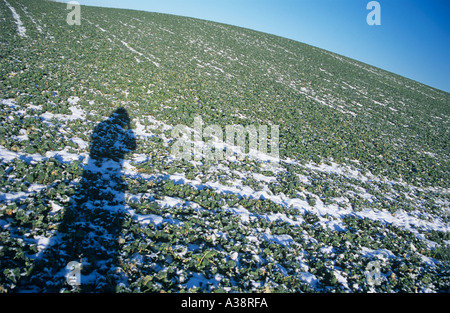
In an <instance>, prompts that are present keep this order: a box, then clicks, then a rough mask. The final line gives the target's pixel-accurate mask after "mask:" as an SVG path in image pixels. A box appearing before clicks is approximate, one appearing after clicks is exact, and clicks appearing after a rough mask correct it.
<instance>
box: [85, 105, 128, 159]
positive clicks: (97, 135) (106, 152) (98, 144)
mask: <svg viewBox="0 0 450 313" xmlns="http://www.w3.org/2000/svg"><path fill="white" fill-rule="evenodd" d="M134 149H136V138H135V137H134V134H133V132H132V130H131V129H130V117H129V115H128V112H127V110H125V109H124V108H118V109H117V110H116V111H114V112H113V113H112V114H111V116H110V117H109V118H108V119H107V120H105V121H103V122H101V123H99V124H98V125H97V126H96V127H95V129H94V132H93V133H92V138H91V149H90V157H91V158H93V159H97V160H99V159H104V158H108V159H112V160H114V161H121V160H122V159H123V157H124V155H125V154H126V153H129V152H132V151H133V150H134Z"/></svg>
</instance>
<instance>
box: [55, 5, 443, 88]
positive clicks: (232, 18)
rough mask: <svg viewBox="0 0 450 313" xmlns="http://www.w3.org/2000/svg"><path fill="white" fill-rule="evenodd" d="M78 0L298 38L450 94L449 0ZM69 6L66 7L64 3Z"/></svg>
mask: <svg viewBox="0 0 450 313" xmlns="http://www.w3.org/2000/svg"><path fill="white" fill-rule="evenodd" d="M369 1H370V0H126V1H124V0H78V2H79V3H80V4H82V5H83V4H84V5H95V6H104V7H115V8H128V9H137V10H144V11H150V12H160V13H169V14H175V15H182V16H190V17H196V18H201V19H206V20H211V21H217V22H221V23H226V24H231V25H237V26H242V27H246V28H251V29H255V30H259V31H263V32H266V33H270V34H275V35H279V36H282V37H286V38H290V39H294V40H297V41H300V42H304V43H307V44H310V45H313V46H316V47H319V48H323V49H326V50H329V51H333V52H336V53H339V54H341V55H344V56H348V57H350V58H353V59H356V60H359V61H362V62H365V63H368V64H371V65H374V66H377V67H380V68H382V69H385V70H388V71H391V72H394V73H396V74H399V75H402V76H405V77H408V78H411V79H413V80H416V81H419V82H421V83H424V84H427V85H429V86H432V87H435V88H438V89H441V90H445V91H447V92H450V1H449V0H378V2H379V3H380V5H381V25H380V26H369V25H367V23H366V17H367V15H368V14H369V12H370V10H367V9H366V6H367V3H368V2H369ZM64 2H67V1H64Z"/></svg>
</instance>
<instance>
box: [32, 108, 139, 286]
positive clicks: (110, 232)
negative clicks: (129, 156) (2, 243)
mask: <svg viewBox="0 0 450 313" xmlns="http://www.w3.org/2000/svg"><path fill="white" fill-rule="evenodd" d="M129 124H130V120H129V117H128V113H127V112H126V110H125V109H123V108H120V109H118V110H116V111H115V112H114V113H113V114H112V115H111V116H110V117H109V118H108V119H107V120H105V121H103V122H101V123H99V124H98V125H97V126H96V127H95V129H94V131H93V133H92V136H91V145H90V154H89V159H88V163H87V164H86V166H85V167H84V169H83V175H82V178H81V180H80V182H79V185H78V187H77V189H76V192H75V194H74V195H73V196H72V198H71V199H70V204H69V207H68V208H67V209H66V211H65V212H64V215H63V219H62V221H61V223H60V225H59V228H58V232H59V234H58V237H59V240H58V241H59V242H58V244H57V245H55V246H52V248H51V249H49V251H44V253H43V256H42V258H41V259H40V260H39V261H40V264H37V265H36V266H35V270H34V271H35V272H36V271H39V270H40V271H47V272H49V273H48V276H49V279H51V280H52V282H51V283H49V284H48V286H45V287H44V288H43V289H44V290H43V291H46V292H59V291H60V290H61V288H63V287H66V289H70V288H71V286H70V285H69V284H68V280H67V279H66V278H67V274H68V269H67V268H66V266H67V264H69V263H70V262H78V263H79V264H80V265H81V267H82V270H81V274H80V275H79V281H78V282H76V287H74V288H76V289H77V290H78V291H81V292H114V291H115V288H116V286H117V284H118V283H120V281H121V279H122V278H121V274H120V271H118V267H119V260H118V256H119V243H118V241H119V236H120V233H121V231H122V222H123V218H124V215H125V210H124V206H125V191H126V188H127V186H126V183H125V181H124V180H123V179H122V165H123V160H124V157H125V154H126V153H130V152H132V151H133V150H134V149H135V148H136V139H135V137H134V134H133V132H132V130H131V129H129ZM50 272H51V273H50ZM35 274H38V273H35ZM40 274H41V275H43V274H42V273H40ZM72 287H73V285H72Z"/></svg>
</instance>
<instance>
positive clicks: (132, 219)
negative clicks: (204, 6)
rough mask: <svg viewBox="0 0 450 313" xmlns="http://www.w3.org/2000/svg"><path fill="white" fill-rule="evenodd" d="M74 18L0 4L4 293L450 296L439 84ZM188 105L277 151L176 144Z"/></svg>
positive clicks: (330, 58)
mask: <svg viewBox="0 0 450 313" xmlns="http://www.w3.org/2000/svg"><path fill="white" fill-rule="evenodd" d="M69 12H70V10H67V6H66V4H63V3H57V2H50V1H43V0H42V1H31V0H0V292H136V293H143V292H188V291H190V292H230V293H231V292H285V293H287V292H289V293H298V292H320V293H328V292H348V293H360V292H425V293H430V292H433V293H434V292H449V291H450V283H449V280H450V277H449V276H450V271H449V263H448V262H449V250H450V246H449V245H450V238H449V224H448V223H449V203H450V193H449V192H450V189H449V142H450V140H449V139H450V136H449V115H450V105H449V104H450V94H449V93H446V92H444V91H440V90H437V89H434V88H431V87H428V86H425V85H423V84H420V83H418V82H415V81H412V80H409V79H406V78H403V77H401V76H398V75H395V74H393V73H389V72H386V71H384V70H382V69H379V68H375V67H372V66H369V65H367V64H363V63H360V62H358V61H355V60H352V59H349V58H346V57H343V56H340V55H337V54H334V53H332V52H329V51H325V50H321V49H319V48H316V47H312V46H309V45H306V44H303V43H300V42H295V41H292V40H288V39H285V38H281V37H276V36H273V35H268V34H264V33H260V32H256V31H253V30H249V29H243V28H239V27H235V26H230V25H224V24H219V23H214V22H210V21H204V20H198V19H193V18H187V17H179V16H172V15H165V14H157V13H149V12H141V11H133V10H122V9H108V8H99V7H88V6H81V25H68V23H67V15H68V13H69ZM199 116H200V117H201V118H202V121H203V124H204V125H205V126H206V125H218V126H219V128H221V129H223V130H225V128H226V126H227V125H234V124H236V125H242V126H249V125H256V126H259V125H267V126H268V127H269V130H270V128H271V127H273V126H274V125H278V126H279V162H275V163H274V162H269V161H270V156H269V155H268V154H269V153H270V151H271V150H270V151H268V152H267V153H262V152H261V153H250V151H244V153H243V154H241V155H236V156H235V157H233V158H225V159H223V160H205V159H204V158H200V159H181V158H177V157H175V156H174V155H173V153H171V152H172V147H173V145H174V143H175V142H176V140H177V138H175V137H174V135H173V130H174V127H175V126H176V125H186V127H187V129H189V130H190V131H192V130H193V128H194V125H195V123H194V122H195V118H196V117H199ZM205 136H206V135H205ZM190 139H191V140H192V141H191V144H192V146H193V147H196V146H199V145H201V144H202V142H203V140H204V141H208V140H212V139H211V138H200V139H201V140H200V141H201V142H199V140H196V139H199V138H196V137H195V136H193V138H190ZM224 149H232V147H230V146H226V145H225V146H224ZM72 261H76V262H79V263H80V264H81V266H82V268H81V276H80V277H81V284H80V285H79V286H71V285H69V284H68V281H67V279H66V275H67V274H68V270H67V268H66V266H67V264H68V263H69V262H72ZM375 278H376V279H375Z"/></svg>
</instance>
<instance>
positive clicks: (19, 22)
mask: <svg viewBox="0 0 450 313" xmlns="http://www.w3.org/2000/svg"><path fill="white" fill-rule="evenodd" d="M4 1H5V4H6V6H7V7H8V8H9V9H10V10H11V12H12V15H13V17H14V21H15V23H16V24H17V32H18V33H19V36H21V37H27V35H26V34H25V32H26V31H27V30H26V28H25V26H23V23H22V20H21V19H20V15H19V14H17V12H16V10H15V9H14V8H13V7H12V6H11V5H10V4H9V3H8V1H6V0H4Z"/></svg>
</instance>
